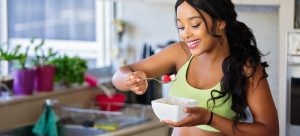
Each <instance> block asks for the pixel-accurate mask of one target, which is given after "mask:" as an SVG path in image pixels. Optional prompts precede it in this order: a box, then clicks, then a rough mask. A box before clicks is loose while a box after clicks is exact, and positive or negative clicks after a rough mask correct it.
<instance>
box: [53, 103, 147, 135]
mask: <svg viewBox="0 0 300 136" xmlns="http://www.w3.org/2000/svg"><path fill="white" fill-rule="evenodd" d="M100 104H101V105H103V104H107V107H108V108H107V109H109V107H110V106H120V107H121V108H120V110H118V111H109V110H101V108H100V107H99V105H100ZM56 112H57V114H58V116H59V117H60V122H61V124H64V125H73V126H84V127H91V128H97V129H103V130H108V131H110V130H116V129H120V128H124V127H127V126H131V125H136V124H140V123H143V122H147V121H150V120H151V119H152V117H153V116H152V115H153V110H152V108H151V106H149V105H142V104H127V103H98V102H97V103H96V102H93V103H92V104H91V106H90V107H87V108H82V107H74V106H64V107H60V108H58V110H57V108H56Z"/></svg>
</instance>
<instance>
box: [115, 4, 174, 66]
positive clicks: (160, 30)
mask: <svg viewBox="0 0 300 136" xmlns="http://www.w3.org/2000/svg"><path fill="white" fill-rule="evenodd" d="M173 7H174V6H173V5H172V4H168V3H150V2H127V3H122V8H121V10H122V11H121V13H122V15H121V17H122V18H123V19H124V20H125V21H126V22H128V23H129V38H130V41H129V42H128V43H129V45H130V46H132V47H134V49H135V51H136V52H139V51H141V50H142V47H143V44H144V43H148V44H151V45H157V44H164V43H165V42H166V41H168V40H170V39H174V40H178V39H179V38H178V34H177V29H176V25H175V18H174V8H173ZM140 58H141V54H140V53H138V54H136V55H135V56H132V58H131V59H132V60H131V61H135V60H138V59H140Z"/></svg>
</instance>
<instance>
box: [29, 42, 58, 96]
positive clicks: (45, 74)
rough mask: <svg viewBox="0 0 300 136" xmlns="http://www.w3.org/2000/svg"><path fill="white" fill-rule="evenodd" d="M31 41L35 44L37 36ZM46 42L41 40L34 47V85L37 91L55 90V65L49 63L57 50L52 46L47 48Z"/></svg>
mask: <svg viewBox="0 0 300 136" xmlns="http://www.w3.org/2000/svg"><path fill="white" fill-rule="evenodd" d="M30 43H31V45H33V44H35V38H32V39H31V41H30ZM44 43H45V40H41V42H40V43H38V44H37V45H36V46H35V47H34V53H35V57H34V59H32V62H33V64H34V65H35V70H36V77H35V84H34V86H35V90H36V91H37V92H43V91H46V92H48V91H52V90H53V83H54V76H55V66H54V65H52V64H49V59H51V58H52V57H54V56H55V55H56V54H57V52H54V51H53V50H52V48H48V50H45V49H44Z"/></svg>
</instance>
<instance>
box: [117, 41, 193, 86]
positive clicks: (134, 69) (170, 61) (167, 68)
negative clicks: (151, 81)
mask: <svg viewBox="0 0 300 136" xmlns="http://www.w3.org/2000/svg"><path fill="white" fill-rule="evenodd" d="M187 57H188V56H187V55H186V52H185V50H184V49H183V48H182V45H181V43H175V44H172V45H170V46H169V47H167V48H165V49H163V50H162V51H160V52H158V53H157V54H154V55H152V56H150V57H148V58H146V59H144V60H141V61H139V62H136V63H134V64H130V65H127V66H123V67H121V68H120V69H119V70H117V72H116V73H115V74H114V76H113V79H112V81H113V84H114V86H115V87H116V88H117V89H119V90H123V91H125V90H134V91H135V92H137V91H142V90H145V89H146V88H145V87H147V85H146V82H147V81H145V80H141V78H144V77H154V78H156V77H159V76H161V75H163V74H168V73H170V72H175V71H176V64H177V63H178V62H179V61H180V60H181V59H185V58H187ZM125 81H126V82H125Z"/></svg>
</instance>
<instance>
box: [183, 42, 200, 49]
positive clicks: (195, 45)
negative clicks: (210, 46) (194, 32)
mask: <svg viewBox="0 0 300 136" xmlns="http://www.w3.org/2000/svg"><path fill="white" fill-rule="evenodd" d="M186 43H187V45H188V47H189V48H190V49H195V48H196V47H197V46H198V45H199V43H200V40H193V41H187V42H186Z"/></svg>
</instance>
